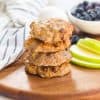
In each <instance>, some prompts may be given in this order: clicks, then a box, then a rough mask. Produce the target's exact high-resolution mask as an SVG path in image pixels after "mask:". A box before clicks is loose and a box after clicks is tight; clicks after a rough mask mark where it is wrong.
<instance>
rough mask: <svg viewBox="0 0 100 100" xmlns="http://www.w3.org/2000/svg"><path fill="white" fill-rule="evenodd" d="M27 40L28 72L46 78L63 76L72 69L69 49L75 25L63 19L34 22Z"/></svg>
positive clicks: (26, 63) (26, 61)
mask: <svg viewBox="0 0 100 100" xmlns="http://www.w3.org/2000/svg"><path fill="white" fill-rule="evenodd" d="M30 28H31V32H30V38H29V39H28V40H27V41H26V43H25V47H26V49H27V51H28V52H27V57H26V60H25V66H26V67H25V69H26V72H28V73H30V74H34V75H39V76H41V77H44V78H52V77H57V76H63V75H65V74H67V73H68V72H69V71H70V68H69V67H70V65H69V62H70V60H71V54H70V52H69V51H68V48H69V46H70V37H71V35H72V31H73V26H72V25H71V24H70V23H69V22H66V21H64V20H61V19H55V18H53V19H49V20H46V21H43V22H42V21H40V22H32V23H31V25H30Z"/></svg>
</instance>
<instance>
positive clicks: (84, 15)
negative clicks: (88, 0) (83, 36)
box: [82, 12, 91, 20]
mask: <svg viewBox="0 0 100 100" xmlns="http://www.w3.org/2000/svg"><path fill="white" fill-rule="evenodd" d="M82 15H83V17H84V19H85V20H91V17H90V16H89V14H88V13H87V12H83V13H82Z"/></svg>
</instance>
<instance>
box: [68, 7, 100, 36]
mask: <svg viewBox="0 0 100 100" xmlns="http://www.w3.org/2000/svg"><path fill="white" fill-rule="evenodd" d="M73 9H75V8H73ZM73 9H71V10H70V11H68V17H69V20H70V21H71V22H72V23H73V24H74V25H75V26H76V27H78V28H79V29H80V30H81V31H83V32H86V33H89V34H93V35H100V21H86V20H82V19H79V18H77V17H75V16H73V15H72V14H71V11H72V10H73Z"/></svg>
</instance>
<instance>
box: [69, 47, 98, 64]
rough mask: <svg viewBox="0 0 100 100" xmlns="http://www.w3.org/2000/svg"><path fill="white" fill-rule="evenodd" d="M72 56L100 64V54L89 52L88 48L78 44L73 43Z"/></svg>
mask: <svg viewBox="0 0 100 100" xmlns="http://www.w3.org/2000/svg"><path fill="white" fill-rule="evenodd" d="M70 51H71V53H72V56H73V57H75V58H78V59H80V60H84V61H87V62H93V63H99V64H100V55H96V54H94V53H91V52H89V51H88V50H86V49H84V48H81V47H79V46H77V45H72V46H71V48H70Z"/></svg>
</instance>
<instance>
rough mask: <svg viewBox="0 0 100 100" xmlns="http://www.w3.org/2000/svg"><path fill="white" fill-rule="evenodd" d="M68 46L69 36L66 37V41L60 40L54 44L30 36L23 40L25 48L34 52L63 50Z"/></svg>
mask: <svg viewBox="0 0 100 100" xmlns="http://www.w3.org/2000/svg"><path fill="white" fill-rule="evenodd" d="M69 46H70V39H69V38H66V41H61V42H58V43H55V44H49V43H44V42H41V41H39V40H37V39H34V38H32V37H30V38H29V39H28V40H27V41H26V42H25V48H26V49H31V50H32V51H34V52H43V53H48V52H58V51H62V50H65V49H66V48H69Z"/></svg>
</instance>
